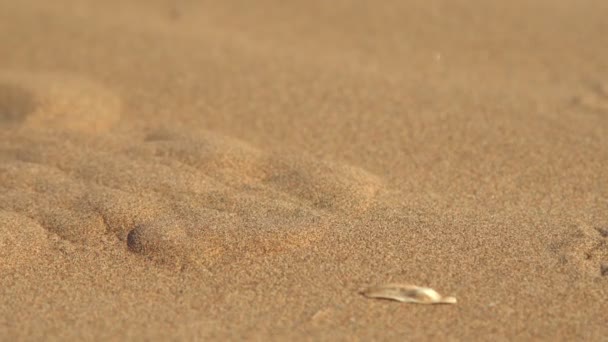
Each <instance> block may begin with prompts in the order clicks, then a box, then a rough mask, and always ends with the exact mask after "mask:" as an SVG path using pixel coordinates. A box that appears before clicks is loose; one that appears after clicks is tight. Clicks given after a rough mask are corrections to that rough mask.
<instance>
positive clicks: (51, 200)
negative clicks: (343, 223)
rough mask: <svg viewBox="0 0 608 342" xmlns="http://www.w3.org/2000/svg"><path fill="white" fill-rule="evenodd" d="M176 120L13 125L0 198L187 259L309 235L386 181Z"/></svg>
mask: <svg viewBox="0 0 608 342" xmlns="http://www.w3.org/2000/svg"><path fill="white" fill-rule="evenodd" d="M169 131H170V130H166V129H165V130H164V131H158V130H155V131H150V132H147V133H146V132H140V134H133V135H132V136H129V137H125V136H119V135H111V134H106V135H105V136H102V137H95V136H85V135H82V134H76V133H73V132H72V133H70V132H63V133H61V134H60V133H57V132H53V133H52V134H45V133H43V132H40V133H39V134H37V135H36V136H32V135H27V136H25V135H19V133H10V132H4V134H5V135H7V136H10V137H11V138H10V139H6V140H5V142H4V143H3V144H2V145H0V152H1V155H2V157H3V159H4V163H3V164H2V165H1V166H0V180H1V182H0V184H2V187H3V190H4V191H3V192H2V194H1V195H0V208H2V209H4V210H9V211H11V212H15V213H19V214H21V215H27V216H28V217H31V218H32V219H33V220H35V222H37V223H38V224H40V225H41V226H42V227H44V228H45V229H47V230H48V231H50V232H52V233H54V234H57V235H58V236H60V237H61V238H63V239H66V240H67V241H69V242H73V243H78V244H85V245H89V246H96V245H99V244H100V241H103V239H104V237H107V236H108V235H110V236H113V237H114V238H115V239H118V240H120V241H122V242H123V243H124V245H125V246H126V247H128V248H129V249H130V250H131V251H133V252H135V253H139V254H142V255H145V256H147V257H149V258H150V259H152V260H156V261H158V262H160V263H163V264H168V265H173V266H176V267H182V266H184V265H205V264H210V263H212V262H219V261H221V260H224V261H229V260H233V259H235V258H242V257H245V256H254V255H263V254H267V253H274V252H279V251H285V250H290V249H293V248H298V247H301V246H307V245H309V244H310V243H312V242H314V241H316V240H318V239H319V238H321V237H322V236H323V235H324V233H325V232H326V231H327V229H329V227H328V225H329V222H331V221H332V220H335V219H339V217H340V216H341V215H343V213H344V212H349V213H350V214H351V215H353V214H355V213H361V212H362V211H364V210H365V209H366V208H367V206H368V205H369V204H370V203H372V201H373V198H374V196H375V195H376V193H377V192H378V191H379V190H380V188H381V182H380V180H379V179H378V178H377V177H375V176H373V175H371V174H369V173H367V172H365V171H363V170H360V169H357V168H354V167H350V166H345V165H337V164H334V163H329V162H325V161H319V160H315V159H314V158H311V157H306V156H305V155H303V154H300V155H297V154H294V153H293V152H292V153H291V154H289V153H287V152H267V151H261V150H259V149H256V148H254V147H253V146H250V145H248V144H246V143H244V142H242V141H238V140H235V139H232V138H228V137H224V136H219V135H217V134H213V133H210V132H206V131H202V132H197V133H196V134H194V133H190V134H188V133H185V132H182V134H179V135H172V134H170V133H167V132H169ZM133 136H139V137H141V139H134V138H133Z"/></svg>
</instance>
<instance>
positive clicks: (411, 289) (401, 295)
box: [361, 284, 456, 304]
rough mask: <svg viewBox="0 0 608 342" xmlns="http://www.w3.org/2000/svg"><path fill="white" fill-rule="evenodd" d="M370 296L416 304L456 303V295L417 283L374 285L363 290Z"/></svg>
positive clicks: (364, 293)
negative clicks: (443, 293) (448, 295)
mask: <svg viewBox="0 0 608 342" xmlns="http://www.w3.org/2000/svg"><path fill="white" fill-rule="evenodd" d="M361 293H362V294H363V295H364V296H366V297H368V298H380V299H391V300H396V301H399V302H403V303H416V304H456V298H455V297H443V296H441V295H440V294H439V293H437V291H435V290H433V289H431V288H428V287H420V286H415V285H404V284H386V285H380V286H374V287H370V288H367V289H365V290H364V291H363V292H361Z"/></svg>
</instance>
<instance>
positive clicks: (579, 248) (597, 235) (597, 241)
mask: <svg viewBox="0 0 608 342" xmlns="http://www.w3.org/2000/svg"><path fill="white" fill-rule="evenodd" d="M553 249H554V250H555V251H557V252H558V254H559V262H560V264H562V265H563V266H566V267H567V266H574V267H575V268H576V269H577V270H578V271H582V272H583V273H584V274H589V275H591V276H594V277H596V276H600V277H608V226H596V227H591V226H587V225H580V226H578V225H577V226H572V227H571V235H570V236H568V237H567V238H566V239H564V241H563V242H562V243H558V244H554V245H553Z"/></svg>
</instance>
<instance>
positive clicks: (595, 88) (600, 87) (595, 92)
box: [574, 83, 608, 113]
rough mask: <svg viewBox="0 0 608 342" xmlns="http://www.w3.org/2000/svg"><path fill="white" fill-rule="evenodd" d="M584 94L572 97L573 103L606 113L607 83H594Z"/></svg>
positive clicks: (607, 99)
mask: <svg viewBox="0 0 608 342" xmlns="http://www.w3.org/2000/svg"><path fill="white" fill-rule="evenodd" d="M587 89H588V91H587V93H585V94H582V95H580V96H577V97H576V98H574V103H575V104H576V105H578V106H580V107H582V108H584V109H586V110H591V111H594V112H599V113H608V83H594V84H591V85H589V86H588V87H587Z"/></svg>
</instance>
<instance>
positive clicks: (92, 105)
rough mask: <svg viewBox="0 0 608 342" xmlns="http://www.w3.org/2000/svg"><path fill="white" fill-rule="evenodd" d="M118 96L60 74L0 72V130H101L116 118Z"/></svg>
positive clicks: (111, 123) (119, 103)
mask: <svg viewBox="0 0 608 342" xmlns="http://www.w3.org/2000/svg"><path fill="white" fill-rule="evenodd" d="M120 111H121V101H120V99H119V98H118V97H117V96H116V95H115V94H114V93H112V92H111V91H109V90H108V89H106V88H105V87H103V86H101V85H99V84H96V83H94V82H91V81H89V80H86V79H81V78H77V77H72V76H69V75H64V74H60V73H56V74H55V73H30V72H7V71H4V72H3V71H0V129H2V128H8V129H15V128H35V129H45V130H53V129H55V130H69V131H78V132H81V133H86V134H97V133H102V132H105V131H107V130H108V129H110V128H111V127H112V126H113V125H114V124H115V123H116V122H117V121H118V120H119V119H120Z"/></svg>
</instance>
